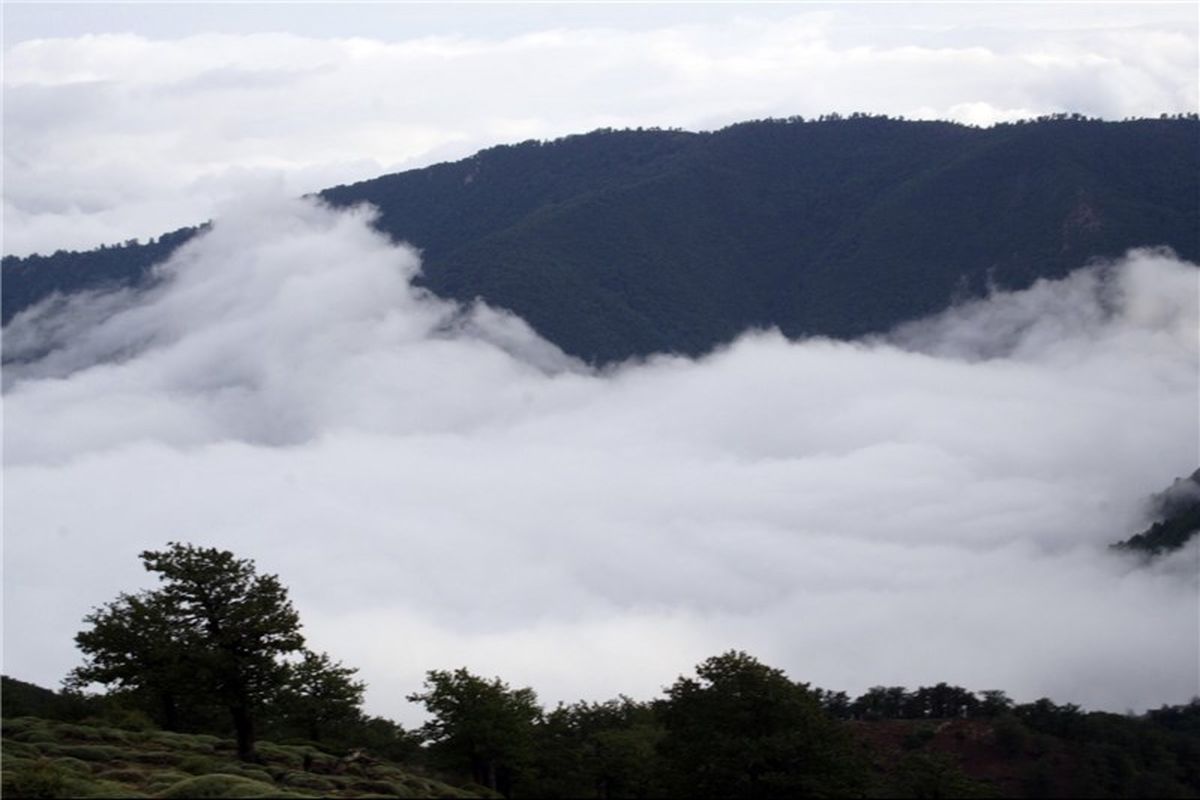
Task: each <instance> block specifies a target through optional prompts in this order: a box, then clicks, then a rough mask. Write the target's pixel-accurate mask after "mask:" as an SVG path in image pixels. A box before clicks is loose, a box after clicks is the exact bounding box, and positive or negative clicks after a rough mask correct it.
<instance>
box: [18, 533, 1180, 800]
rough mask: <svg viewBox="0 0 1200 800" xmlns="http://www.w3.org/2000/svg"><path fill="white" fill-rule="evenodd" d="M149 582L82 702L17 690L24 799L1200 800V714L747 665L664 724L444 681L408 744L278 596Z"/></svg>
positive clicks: (109, 609) (181, 561)
mask: <svg viewBox="0 0 1200 800" xmlns="http://www.w3.org/2000/svg"><path fill="white" fill-rule="evenodd" d="M142 561H143V564H144V565H145V567H146V568H147V569H148V570H149V571H151V572H153V573H156V574H158V575H159V577H160V580H161V586H160V588H158V589H155V590H146V591H143V592H140V593H138V594H136V595H129V594H121V595H119V596H118V597H117V598H116V599H115V600H113V601H111V602H109V603H107V604H105V605H103V606H101V607H98V608H97V609H95V611H93V612H92V613H91V614H90V615H89V616H88V617H87V618H86V619H85V624H86V625H87V627H86V628H85V629H84V630H82V631H80V632H79V634H78V635H77V636H76V643H77V644H78V645H79V647H80V649H81V651H82V653H83V655H84V663H83V664H82V665H81V666H80V667H78V668H77V669H76V670H74V671H73V673H72V674H71V676H70V677H69V679H68V680H67V681H66V688H65V689H64V690H63V691H62V692H54V691H50V690H48V689H44V688H41V687H38V686H35V685H33V684H29V683H25V682H22V681H17V680H13V679H10V678H5V679H4V685H3V695H2V697H3V716H4V762H5V763H4V776H3V781H4V793H5V794H6V795H7V796H20V797H86V796H97V797H99V796H151V797H195V796H205V797H248V796H272V797H277V796H279V797H282V796H296V797H305V796H338V797H357V796H367V795H371V796H380V795H382V796H393V797H406V796H496V795H497V794H499V795H502V796H505V797H597V798H620V797H630V798H634V797H738V798H762V797H783V796H788V797H790V796H816V797H951V796H952V797H992V796H1008V797H1050V796H1092V797H1144V796H1158V797H1195V796H1197V795H1200V699H1197V700H1194V701H1193V702H1192V703H1190V704H1188V705H1184V706H1173V707H1166V706H1164V707H1163V708H1161V709H1158V710H1156V711H1150V712H1148V713H1146V714H1143V715H1140V716H1134V715H1124V716H1123V715H1118V714H1111V713H1100V712H1091V713H1088V712H1085V711H1084V710H1082V709H1080V708H1079V707H1077V706H1074V705H1070V704H1067V705H1058V704H1056V703H1054V702H1053V701H1051V700H1049V699H1046V698H1043V699H1040V700H1038V701H1036V702H1033V703H1024V704H1017V703H1014V702H1013V701H1012V700H1011V699H1009V698H1008V697H1007V695H1006V694H1005V693H1004V692H1003V691H999V690H988V691H982V692H973V691H969V690H967V689H964V688H962V687H958V686H951V685H948V684H946V683H939V684H937V685H934V686H926V687H920V688H918V689H916V690H915V691H909V690H907V689H905V688H904V687H899V686H877V687H873V688H871V689H869V690H868V691H866V692H865V693H863V694H862V695H860V696H859V697H856V698H851V697H850V696H849V695H847V694H846V693H845V692H840V691H830V690H825V689H821V688H817V687H813V686H811V685H809V684H807V683H803V682H798V681H796V680H794V679H792V678H791V677H789V676H788V675H786V674H785V673H784V672H783V671H781V670H779V669H776V668H773V667H770V666H768V665H766V664H763V663H761V662H760V661H758V660H757V659H755V658H754V657H753V656H751V655H749V654H747V653H744V652H738V651H729V652H727V653H723V654H720V655H717V656H713V657H712V658H709V659H706V660H705V661H704V662H703V663H701V664H699V665H698V666H697V667H696V669H695V673H694V675H685V676H680V677H678V678H677V679H676V680H675V681H674V682H673V683H671V684H670V685H668V686H666V687H665V688H664V690H663V693H662V695H661V696H660V697H658V698H655V699H652V700H649V701H638V700H634V699H632V698H629V697H625V696H621V697H618V698H615V699H613V700H608V701H605V702H585V701H580V702H577V703H572V704H559V705H558V706H556V707H554V708H552V709H548V708H545V707H544V706H543V705H541V703H540V702H539V700H538V697H537V694H536V692H535V691H534V690H533V689H532V688H531V687H522V688H513V687H511V686H509V684H508V683H506V682H505V681H503V680H502V679H500V678H498V677H497V678H491V679H488V678H484V677H482V676H479V675H475V674H472V673H471V672H469V671H467V670H466V669H456V670H437V669H435V670H430V671H429V672H428V673H427V674H426V680H425V683H424V686H423V687H421V688H420V690H419V691H414V692H413V693H412V694H411V695H410V696H409V697H408V699H409V700H410V701H411V702H414V703H418V704H420V705H421V706H423V707H424V709H425V710H426V712H427V714H428V718H427V722H426V723H425V724H424V725H422V726H421V727H420V728H417V729H415V730H404V729H403V728H402V727H401V726H400V725H398V724H396V723H394V722H391V721H389V720H386V719H381V718H378V717H369V716H367V715H365V714H364V713H363V711H362V708H361V706H362V697H363V690H364V688H365V687H364V685H363V684H362V683H361V682H359V681H356V680H355V679H354V677H353V676H354V674H355V672H356V670H354V669H353V668H348V667H344V666H342V665H341V664H340V663H338V662H334V661H332V660H331V659H330V658H329V657H328V656H326V655H324V654H320V655H317V654H314V653H311V652H309V651H307V650H305V649H304V637H303V635H302V632H301V627H300V623H299V616H298V614H297V613H296V611H295V609H294V608H293V607H292V605H291V603H290V601H289V600H288V597H287V590H286V589H285V588H284V587H283V585H282V584H281V583H280V582H279V580H278V579H277V578H276V577H275V576H273V575H260V574H258V572H257V570H256V568H255V566H254V564H253V563H252V562H249V561H247V560H245V559H238V558H236V557H235V556H234V555H233V554H232V553H229V552H227V551H220V550H216V549H211V548H198V547H194V546H191V545H182V544H170V545H168V547H167V548H166V549H165V550H162V551H148V552H146V553H143V554H142ZM95 685H103V686H106V687H108V691H107V692H106V693H104V694H87V693H85V692H84V690H85V689H87V688H88V687H91V686H95ZM264 735H266V736H269V737H270V739H269V740H267V739H264V738H262V737H263V736H264Z"/></svg>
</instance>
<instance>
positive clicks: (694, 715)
mask: <svg viewBox="0 0 1200 800" xmlns="http://www.w3.org/2000/svg"><path fill="white" fill-rule="evenodd" d="M696 674H697V677H696V678H683V677H681V678H680V679H679V680H677V681H676V682H675V684H674V685H673V686H671V687H668V688H667V690H666V693H667V697H666V699H665V700H662V701H659V703H658V707H657V710H658V714H659V717H660V719H661V720H662V722H663V726H664V728H665V729H666V733H665V737H664V739H663V742H662V746H661V750H662V753H663V756H664V758H665V760H666V762H667V767H668V773H669V777H670V780H671V782H672V784H673V787H672V788H673V789H674V790H675V792H676V793H678V794H684V795H687V796H692V797H746V798H758V797H774V796H790V795H799V796H811V795H817V796H824V795H830V794H847V793H851V794H853V793H854V791H855V786H854V784H855V782H856V780H857V776H858V775H860V774H861V771H860V770H859V769H858V768H857V764H856V763H855V761H854V758H853V752H852V749H851V746H850V744H849V742H848V740H847V739H846V738H845V736H844V734H843V733H842V732H841V730H840V729H839V728H838V726H837V725H836V723H834V722H833V721H832V720H830V719H829V718H828V717H826V716H825V715H824V714H823V713H822V711H821V707H820V704H819V703H818V701H817V699H816V697H814V696H813V695H812V693H811V692H809V691H808V688H807V687H806V686H804V685H802V684H797V683H793V682H792V681H791V680H789V679H788V677H787V676H786V675H784V674H783V672H781V671H780V670H778V669H774V668H772V667H768V666H766V665H764V664H761V663H759V662H758V661H757V660H756V659H754V658H753V657H751V656H749V655H747V654H746V653H742V652H736V651H731V652H728V653H725V654H724V655H720V656H716V657H713V658H710V659H708V660H707V661H705V662H704V663H702V664H700V665H699V666H698V667H697V668H696Z"/></svg>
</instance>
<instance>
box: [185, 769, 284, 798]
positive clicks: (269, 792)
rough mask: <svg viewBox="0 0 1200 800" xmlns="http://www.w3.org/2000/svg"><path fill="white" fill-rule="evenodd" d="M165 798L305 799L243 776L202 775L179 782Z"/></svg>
mask: <svg viewBox="0 0 1200 800" xmlns="http://www.w3.org/2000/svg"><path fill="white" fill-rule="evenodd" d="M162 796H163V797H164V798H168V800H169V798H197V800H203V798H209V797H233V798H236V797H303V796H304V795H296V794H291V793H287V792H281V791H280V790H279V789H278V788H277V787H276V786H274V785H272V784H270V783H263V782H262V781H256V780H251V779H250V778H244V777H242V776H241V775H225V774H223V773H218V774H215V775H200V776H198V777H195V778H187V779H185V780H182V781H179V783H176V784H175V785H173V786H171V787H170V788H169V789H167V790H166V791H165V792H163V793H162Z"/></svg>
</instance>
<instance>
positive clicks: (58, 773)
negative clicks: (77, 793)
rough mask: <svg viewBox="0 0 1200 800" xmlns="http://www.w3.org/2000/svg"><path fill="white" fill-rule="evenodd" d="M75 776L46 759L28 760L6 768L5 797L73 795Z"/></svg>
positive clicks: (3, 791)
mask: <svg viewBox="0 0 1200 800" xmlns="http://www.w3.org/2000/svg"><path fill="white" fill-rule="evenodd" d="M72 777H73V776H72V775H71V773H69V772H67V771H65V770H63V769H61V768H59V767H56V766H55V765H53V764H52V763H50V762H49V761H46V760H41V759H39V760H37V761H26V762H24V763H20V764H18V765H17V766H16V767H15V768H13V767H10V768H8V769H5V770H4V776H3V786H2V787H0V792H2V793H3V794H4V796H5V797H72V796H73V795H74V793H73V792H72V791H71V785H72V781H71V778H72Z"/></svg>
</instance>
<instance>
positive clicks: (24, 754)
mask: <svg viewBox="0 0 1200 800" xmlns="http://www.w3.org/2000/svg"><path fill="white" fill-rule="evenodd" d="M4 731H5V733H6V736H5V738H4V741H3V748H2V750H3V757H4V759H3V760H4V767H3V778H4V787H3V791H4V796H6V797H8V796H11V797H37V796H50V797H56V796H57V797H141V796H144V795H147V794H149V795H151V796H180V797H193V796H213V797H225V796H229V797H242V796H264V797H265V796H270V797H312V796H327V797H349V796H356V794H355V793H354V792H353V791H352V790H351V789H350V788H349V787H350V786H351V785H352V784H353V783H354V782H355V781H367V782H374V784H375V786H376V787H382V786H383V785H385V784H386V785H387V786H388V787H390V788H394V789H396V791H394V792H393V791H389V792H388V794H390V795H392V796H403V797H430V796H475V793H471V792H460V791H457V790H455V789H453V788H452V787H450V786H447V785H445V784H443V783H440V782H439V781H436V780H433V779H431V778H428V777H425V776H418V775H414V774H412V773H410V772H408V771H406V770H403V769H400V768H398V767H396V766H394V765H389V764H382V763H378V762H376V761H374V760H368V761H367V762H365V763H361V764H356V765H355V766H354V767H353V772H354V775H349V774H347V775H340V774H337V773H338V769H339V767H338V764H339V759H338V757H337V756H336V755H334V754H332V753H329V752H327V751H323V750H319V749H316V748H314V747H311V746H287V745H277V744H273V743H271V742H263V743H262V747H261V748H260V750H259V757H260V759H261V762H262V763H261V764H258V765H253V766H252V765H248V764H245V763H243V762H241V761H238V760H236V759H235V754H234V753H233V752H232V748H224V747H214V744H224V742H222V741H221V740H217V739H215V737H211V736H200V735H197V736H193V735H184V734H163V733H161V732H152V733H131V732H128V731H121V730H117V729H113V728H105V727H98V726H89V725H86V724H69V723H62V722H56V721H48V720H41V719H35V718H28V717H27V718H21V719H18V720H5V722H4ZM32 731H40V732H42V733H44V734H46V736H47V738H48V739H50V741H47V742H39V743H38V744H37V745H36V747H37V748H39V749H41V748H44V749H45V754H43V755H39V754H38V750H37V749H35V745H32V744H24V743H19V742H15V741H13V740H12V739H10V738H8V735H7V734H10V733H11V734H13V735H17V734H23V733H29V732H32ZM81 742H83V743H81ZM95 742H112V743H111V744H95ZM205 751H207V752H205ZM306 756H307V758H306ZM306 768H307V769H312V770H314V772H311V773H310V772H306V771H304V770H305V769H306ZM189 773H190V774H189Z"/></svg>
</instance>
